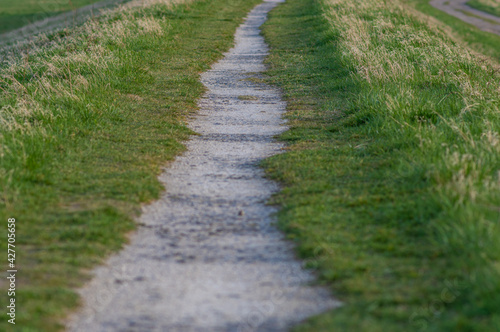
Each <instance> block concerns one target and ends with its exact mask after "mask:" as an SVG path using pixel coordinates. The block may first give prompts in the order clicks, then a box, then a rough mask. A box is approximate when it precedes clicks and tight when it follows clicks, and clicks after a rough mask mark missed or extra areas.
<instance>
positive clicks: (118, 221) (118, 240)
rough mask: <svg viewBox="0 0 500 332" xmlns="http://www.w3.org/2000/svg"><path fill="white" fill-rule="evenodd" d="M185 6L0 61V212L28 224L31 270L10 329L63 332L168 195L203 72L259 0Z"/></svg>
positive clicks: (163, 5)
mask: <svg viewBox="0 0 500 332" xmlns="http://www.w3.org/2000/svg"><path fill="white" fill-rule="evenodd" d="M185 2H188V3H187V4H184V5H178V6H176V7H174V8H170V7H169V5H168V1H160V0H159V1H151V2H149V6H147V7H144V8H143V7H140V8H136V9H133V10H131V11H124V12H116V13H115V14H113V15H110V16H107V17H103V18H101V21H94V22H89V23H88V24H87V25H84V26H83V27H81V28H77V29H73V30H67V31H63V32H61V33H59V34H57V35H54V36H51V37H50V38H51V39H52V40H53V41H54V42H55V45H54V46H51V47H50V48H42V49H39V50H34V49H31V52H30V53H29V54H27V55H25V56H24V57H23V58H17V59H15V62H14V63H12V64H11V65H10V66H9V67H2V68H0V110H1V111H0V130H1V134H0V219H1V220H3V221H4V222H5V223H6V222H7V219H8V218H16V219H17V221H16V225H17V227H16V255H17V256H16V263H17V268H18V269H19V271H20V272H19V273H18V274H17V287H18V290H17V291H16V301H17V304H18V311H17V317H16V326H12V325H10V324H8V323H7V321H6V319H2V320H1V321H0V331H21V330H22V331H51V332H52V331H57V330H60V329H61V325H60V323H61V321H62V319H63V318H64V316H65V314H67V313H68V312H69V311H71V310H72V309H74V308H75V306H76V305H77V304H78V296H77V295H76V293H75V291H74V289H75V288H76V287H78V286H80V285H81V284H82V283H83V282H84V281H86V280H87V279H88V277H89V276H88V274H87V273H86V272H85V271H88V269H90V268H91V267H93V266H95V265H96V264H98V263H99V262H101V261H102V260H103V259H104V258H105V257H106V256H107V255H109V254H110V253H111V252H113V251H116V250H118V249H119V248H120V247H121V246H122V244H123V243H124V242H125V241H126V234H127V232H129V231H131V230H132V229H133V228H134V222H133V217H134V216H136V215H137V214H138V213H139V212H140V205H141V203H143V202H147V201H150V200H152V199H154V198H157V197H158V195H159V193H160V192H161V190H162V188H161V186H160V184H159V182H158V180H157V175H158V174H159V172H160V168H161V167H162V166H164V165H165V163H166V162H167V161H168V160H171V159H172V158H173V157H174V156H175V155H176V154H178V153H179V152H181V151H182V150H183V149H184V147H183V146H182V145H181V141H182V140H183V139H186V138H187V137H188V135H189V134H190V131H189V130H188V128H187V127H186V126H185V117H186V115H188V114H190V113H191V112H194V111H195V110H196V103H197V98H199V97H200V96H201V94H202V93H203V91H204V88H203V86H202V84H201V83H200V82H199V73H200V72H203V71H205V70H207V69H208V68H209V66H210V64H211V63H213V62H214V61H215V60H216V59H218V58H220V57H221V56H222V52H224V51H226V50H227V49H229V47H230V46H231V45H232V43H233V34H234V31H235V29H236V27H237V26H238V25H239V24H240V22H241V21H242V19H243V17H244V16H245V15H246V13H247V12H248V11H249V10H250V9H251V8H252V7H253V6H254V5H255V4H256V3H257V2H258V1H247V0H207V1H199V2H196V3H189V1H185ZM154 3H156V4H154ZM6 231H7V230H6ZM6 246H7V244H6V241H3V240H2V241H0V248H1V249H0V250H2V251H3V252H6V250H7V249H6ZM5 280H6V279H2V280H1V281H0V285H1V288H2V289H6V288H5V287H4V286H6V282H5ZM6 301H7V293H6V292H3V291H2V292H1V294H0V303H2V304H5V303H7V302H6ZM4 316H5V314H4ZM14 327H19V328H18V329H14Z"/></svg>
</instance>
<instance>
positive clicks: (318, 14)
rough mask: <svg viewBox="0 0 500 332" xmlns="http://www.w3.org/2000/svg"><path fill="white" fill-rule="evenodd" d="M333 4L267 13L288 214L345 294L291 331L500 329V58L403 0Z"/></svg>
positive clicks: (314, 259)
mask: <svg viewBox="0 0 500 332" xmlns="http://www.w3.org/2000/svg"><path fill="white" fill-rule="evenodd" d="M325 2H327V1H325ZM332 2H333V1H332ZM335 3H336V4H335V5H332V7H331V8H329V7H328V6H327V5H322V4H321V1H315V0H288V1H287V2H286V3H285V4H282V5H281V6H279V7H278V8H277V9H275V10H274V11H272V12H271V14H270V20H269V21H268V22H267V23H266V24H265V26H264V34H265V37H266V40H267V41H268V42H269V43H270V45H271V47H272V52H271V56H270V57H269V59H268V65H269V66H270V70H269V72H268V74H269V81H270V82H272V83H274V84H278V85H279V86H280V87H281V88H282V89H283V90H284V94H285V98H286V99H287V101H288V115H287V118H288V119H289V124H290V126H291V129H290V130H289V131H287V132H285V133H284V134H282V135H281V137H280V138H281V140H283V141H285V142H287V143H288V144H289V147H288V151H287V152H286V153H284V154H281V155H278V156H275V157H272V158H270V159H268V160H267V161H266V162H265V163H264V166H265V167H266V169H267V172H268V174H269V176H270V177H272V178H274V179H277V180H279V181H281V182H282V183H283V184H284V186H285V188H284V189H283V191H282V192H281V193H280V194H278V195H276V196H275V197H274V200H273V201H274V203H276V204H279V205H280V206H281V211H280V212H279V224H280V226H281V227H282V229H284V230H285V232H286V233H287V235H288V237H289V238H290V239H292V240H293V241H295V242H296V243H297V245H298V253H299V255H300V256H301V257H302V258H303V259H306V261H307V264H308V266H309V267H310V268H313V269H315V270H316V272H317V274H318V276H319V277H320V282H321V283H322V284H325V285H328V286H329V287H330V288H331V289H332V292H333V294H334V295H335V296H336V297H337V298H339V299H340V300H341V301H343V302H344V305H343V307H341V308H339V309H336V310H333V311H331V312H328V313H325V314H323V315H319V316H317V317H314V318H312V319H309V320H308V321H307V322H305V323H304V324H303V325H301V326H300V327H297V328H296V331H369V332H377V331H500V315H499V312H498V308H499V307H500V295H499V294H500V277H499V275H498V270H499V269H498V266H499V264H498V261H499V259H500V257H499V252H500V250H499V249H500V248H499V246H498V238H499V237H500V229H499V225H498V221H499V220H500V214H499V209H498V206H500V194H499V190H498V181H499V178H498V176H499V175H498V169H499V168H500V159H499V158H500V157H499V156H500V151H499V147H500V145H499V144H500V143H499V142H498V132H499V130H500V117H499V114H500V113H499V109H500V96H499V91H498V90H497V88H498V80H499V77H498V69H495V68H494V65H492V64H491V63H488V61H487V60H486V59H482V58H478V57H475V56H473V55H470V52H468V51H467V50H466V49H465V48H463V47H462V46H460V45H459V44H456V43H455V42H454V41H452V40H451V39H450V38H448V37H446V35H445V34H444V33H441V32H439V30H438V28H437V27H433V28H432V29H431V28H429V27H428V25H427V24H425V23H422V21H421V20H420V19H417V18H415V17H414V16H410V15H408V9H407V8H401V7H398V6H397V2H392V1H391V2H384V1H378V0H358V1H348V0H346V1H336V2H335ZM365 6H366V8H365ZM425 9H426V10H428V9H429V8H428V7H427V6H425ZM325 13H327V15H326V16H325ZM335 13H338V15H339V16H334V15H336V14H335ZM330 16H334V18H332V20H331V21H330V22H329V21H328V17H330ZM443 19H446V18H445V17H444V16H443ZM452 23H453V24H456V23H457V22H455V21H453V22H452ZM464 29H466V28H464ZM460 31H469V30H460ZM471 31H472V30H471ZM474 33H476V32H474ZM481 35H482V34H481V33H476V34H474V35H473V37H471V35H468V36H467V38H468V41H469V42H470V41H471V40H473V39H474V38H479V36H481ZM358 37H359V38H358ZM495 38H496V37H495ZM489 40H490V41H491V40H493V39H489ZM365 41H367V42H366V44H365V43H364V42H365ZM481 45H482V47H486V45H488V41H486V42H485V43H484V44H481ZM357 50H358V51H359V52H357ZM495 52H496V51H492V53H495ZM492 53H490V54H492ZM398 65H399V66H400V67H398ZM483 65H484V67H482V66H483ZM394 68H396V69H397V68H401V69H400V71H397V70H395V69H394ZM458 77H461V79H459V78H458ZM461 80H462V81H461ZM466 81H467V82H469V83H470V84H471V87H472V88H471V90H468V87H467V86H466V85H464V84H463V83H465V82H466ZM461 82H462V83H461ZM478 92H479V93H478Z"/></svg>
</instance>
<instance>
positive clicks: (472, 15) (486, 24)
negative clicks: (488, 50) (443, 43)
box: [429, 0, 500, 35]
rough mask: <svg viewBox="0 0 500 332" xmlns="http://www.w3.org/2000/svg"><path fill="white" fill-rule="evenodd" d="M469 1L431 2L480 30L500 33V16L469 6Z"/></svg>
mask: <svg viewBox="0 0 500 332" xmlns="http://www.w3.org/2000/svg"><path fill="white" fill-rule="evenodd" d="M467 2H468V0H431V1H430V2H429V3H430V4H431V5H432V6H434V7H435V8H437V9H439V10H441V11H444V12H445V13H447V14H450V15H452V16H455V17H456V18H459V19H461V20H462V21H464V22H466V23H469V24H472V25H474V26H476V27H477V28H478V29H480V30H483V31H486V32H491V33H495V34H497V35H500V17H497V16H495V15H491V14H488V13H485V12H482V11H480V10H477V9H474V8H472V7H469V6H467Z"/></svg>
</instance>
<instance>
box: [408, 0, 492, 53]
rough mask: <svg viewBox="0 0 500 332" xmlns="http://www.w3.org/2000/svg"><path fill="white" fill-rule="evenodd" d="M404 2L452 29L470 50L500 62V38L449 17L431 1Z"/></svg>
mask: <svg viewBox="0 0 500 332" xmlns="http://www.w3.org/2000/svg"><path fill="white" fill-rule="evenodd" d="M402 2H405V3H408V4H411V5H412V6H414V7H415V8H416V9H417V10H419V11H420V12H422V13H424V14H427V15H429V16H432V17H434V18H436V19H438V20H439V21H441V22H443V23H444V24H446V25H447V26H448V27H449V28H450V31H451V32H452V34H454V35H455V36H457V38H458V39H460V40H461V41H463V42H465V43H467V44H468V46H469V47H470V48H472V49H474V50H476V51H477V52H479V53H482V54H485V55H488V56H490V57H492V58H493V59H494V60H496V61H498V62H500V47H499V45H500V36H498V35H495V34H493V33H489V32H485V31H481V30H479V29H477V28H476V27H474V26H472V25H470V24H467V23H464V22H463V21H461V20H460V19H458V18H456V17H454V16H451V15H448V14H446V13H444V12H442V11H440V10H439V9H436V8H434V7H432V6H431V5H429V0H403V1H402Z"/></svg>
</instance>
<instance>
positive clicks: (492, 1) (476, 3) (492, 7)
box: [467, 0, 500, 17]
mask: <svg viewBox="0 0 500 332" xmlns="http://www.w3.org/2000/svg"><path fill="white" fill-rule="evenodd" d="M467 4H468V5H469V6H471V7H472V8H476V9H479V10H481V11H483V12H485V13H490V14H492V15H495V16H498V17H500V2H498V1H496V0H470V1H468V2H467Z"/></svg>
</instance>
